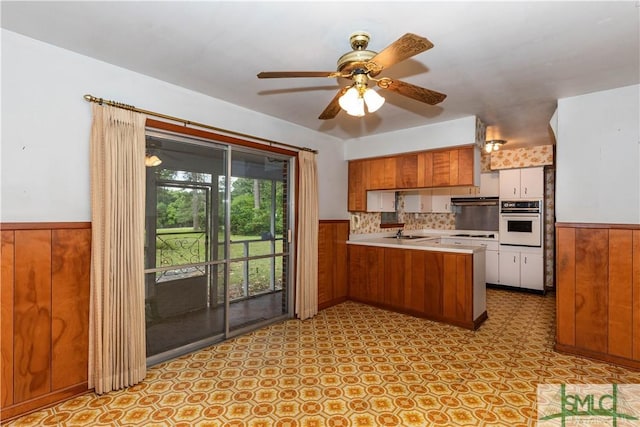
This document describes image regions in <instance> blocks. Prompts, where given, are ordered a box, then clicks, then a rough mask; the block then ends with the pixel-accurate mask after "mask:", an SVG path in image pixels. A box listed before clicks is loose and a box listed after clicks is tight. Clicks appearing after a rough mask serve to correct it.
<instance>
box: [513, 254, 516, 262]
mask: <svg viewBox="0 0 640 427" xmlns="http://www.w3.org/2000/svg"><path fill="white" fill-rule="evenodd" d="M513 263H514V264H515V263H516V256H515V255H514V256H513Z"/></svg>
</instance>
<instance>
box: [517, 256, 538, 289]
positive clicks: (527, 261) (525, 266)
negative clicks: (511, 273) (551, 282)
mask: <svg viewBox="0 0 640 427" xmlns="http://www.w3.org/2000/svg"><path fill="white" fill-rule="evenodd" d="M520 286H521V287H523V288H527V289H536V290H539V291H542V290H544V258H543V256H542V254H529V253H520Z"/></svg>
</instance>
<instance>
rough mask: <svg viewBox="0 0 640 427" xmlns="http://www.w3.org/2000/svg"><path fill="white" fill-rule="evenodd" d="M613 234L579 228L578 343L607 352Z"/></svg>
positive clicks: (577, 258) (577, 243)
mask: <svg viewBox="0 0 640 427" xmlns="http://www.w3.org/2000/svg"><path fill="white" fill-rule="evenodd" d="M608 237H609V233H608V230H606V229H588V230H587V229H578V230H576V345H577V346H578V347H581V348H585V349H588V350H591V351H596V352H602V353H606V352H607V344H608V339H607V329H608V328H607V319H608V292H607V281H608V278H607V273H608V270H609V262H608V261H609V244H608Z"/></svg>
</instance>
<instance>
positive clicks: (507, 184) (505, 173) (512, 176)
mask: <svg viewBox="0 0 640 427" xmlns="http://www.w3.org/2000/svg"><path fill="white" fill-rule="evenodd" d="M500 198H501V199H507V200H508V199H519V198H520V169H502V170H500Z"/></svg>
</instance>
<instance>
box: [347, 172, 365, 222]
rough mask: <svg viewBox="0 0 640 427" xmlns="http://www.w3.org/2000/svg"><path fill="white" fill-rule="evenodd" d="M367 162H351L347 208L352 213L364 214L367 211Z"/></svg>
mask: <svg viewBox="0 0 640 427" xmlns="http://www.w3.org/2000/svg"><path fill="white" fill-rule="evenodd" d="M367 166H368V165H367V162H366V161H364V160H351V161H350V162H349V182H348V192H347V195H348V198H347V206H348V209H349V211H350V212H364V211H366V210H367V187H366V182H365V181H366V176H367Z"/></svg>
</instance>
